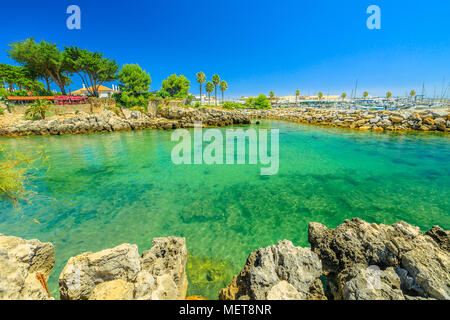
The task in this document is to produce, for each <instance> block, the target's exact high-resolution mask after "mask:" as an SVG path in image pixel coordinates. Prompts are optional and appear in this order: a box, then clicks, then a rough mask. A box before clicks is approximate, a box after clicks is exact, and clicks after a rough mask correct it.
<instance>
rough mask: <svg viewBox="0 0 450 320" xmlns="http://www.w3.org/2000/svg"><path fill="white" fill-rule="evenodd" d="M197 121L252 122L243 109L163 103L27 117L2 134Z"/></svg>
mask: <svg viewBox="0 0 450 320" xmlns="http://www.w3.org/2000/svg"><path fill="white" fill-rule="evenodd" d="M195 121H201V122H202V124H203V126H211V127H223V126H229V125H240V124H249V123H250V118H249V116H248V115H246V114H243V113H240V112H239V113H236V112H232V111H229V110H222V109H212V108H199V109H193V108H182V107H170V108H169V107H163V108H160V109H158V111H157V112H154V113H142V112H140V111H131V110H128V109H125V108H123V109H122V110H121V112H120V113H119V112H118V114H116V113H114V112H112V111H110V110H107V109H103V110H102V111H101V112H98V113H93V114H88V113H84V112H80V113H78V114H76V115H65V116H60V117H55V118H50V119H46V120H23V119H20V120H18V121H14V122H10V123H1V122H0V135H1V136H9V137H17V136H29V135H64V134H86V133H93V132H113V131H130V130H142V129H162V130H170V129H177V128H191V127H193V126H194V122H195Z"/></svg>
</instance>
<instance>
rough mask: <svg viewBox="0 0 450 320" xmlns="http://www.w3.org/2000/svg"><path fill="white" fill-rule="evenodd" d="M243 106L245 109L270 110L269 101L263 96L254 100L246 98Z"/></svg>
mask: <svg viewBox="0 0 450 320" xmlns="http://www.w3.org/2000/svg"><path fill="white" fill-rule="evenodd" d="M245 106H246V107H247V108H254V109H270V108H271V107H272V105H271V103H270V99H269V98H267V97H266V96H265V95H264V94H260V95H259V96H258V97H256V98H248V99H247V101H246V103H245Z"/></svg>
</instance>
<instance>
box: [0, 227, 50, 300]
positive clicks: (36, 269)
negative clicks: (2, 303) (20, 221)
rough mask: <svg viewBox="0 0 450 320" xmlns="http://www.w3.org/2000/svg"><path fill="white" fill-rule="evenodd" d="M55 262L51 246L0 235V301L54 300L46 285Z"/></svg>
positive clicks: (46, 243) (36, 241)
mask: <svg viewBox="0 0 450 320" xmlns="http://www.w3.org/2000/svg"><path fill="white" fill-rule="evenodd" d="M54 263H55V250H54V247H53V245H52V244H51V243H49V242H40V241H39V240H24V239H21V238H17V237H8V236H4V235H2V234H0V299H3V300H46V299H51V297H50V296H49V293H48V291H47V289H46V282H47V280H48V277H49V275H50V272H51V270H52V269H53V265H54Z"/></svg>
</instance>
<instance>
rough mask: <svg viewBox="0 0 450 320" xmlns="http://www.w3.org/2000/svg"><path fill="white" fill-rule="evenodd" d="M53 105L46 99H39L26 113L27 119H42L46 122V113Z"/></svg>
mask: <svg viewBox="0 0 450 320" xmlns="http://www.w3.org/2000/svg"><path fill="white" fill-rule="evenodd" d="M51 106H53V104H52V103H51V102H50V101H48V100H45V99H42V100H41V99H39V100H36V101H35V102H33V104H32V105H31V106H30V107H29V108H28V109H27V110H26V111H25V118H27V119H31V120H34V119H38V118H41V119H43V120H45V113H46V112H47V111H48V110H49V109H50V107H51Z"/></svg>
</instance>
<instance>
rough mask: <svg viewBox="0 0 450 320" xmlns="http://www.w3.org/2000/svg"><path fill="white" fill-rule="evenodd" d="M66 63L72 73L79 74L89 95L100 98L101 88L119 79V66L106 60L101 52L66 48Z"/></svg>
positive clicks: (108, 59) (112, 61)
mask: <svg viewBox="0 0 450 320" xmlns="http://www.w3.org/2000/svg"><path fill="white" fill-rule="evenodd" d="M63 56H64V61H65V63H66V66H67V69H68V71H70V73H77V74H78V75H79V76H80V78H81V80H82V81H83V83H84V85H85V86H86V88H87V90H88V91H89V93H90V94H91V95H92V96H94V97H98V91H99V90H98V89H99V86H100V85H102V84H103V83H104V82H111V81H114V80H116V79H117V71H118V70H119V66H118V65H117V64H116V62H115V61H114V60H111V59H110V58H104V57H103V54H102V53H100V52H97V51H95V52H91V51H88V50H86V49H80V48H78V47H74V46H72V47H65V51H64V54H63Z"/></svg>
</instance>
